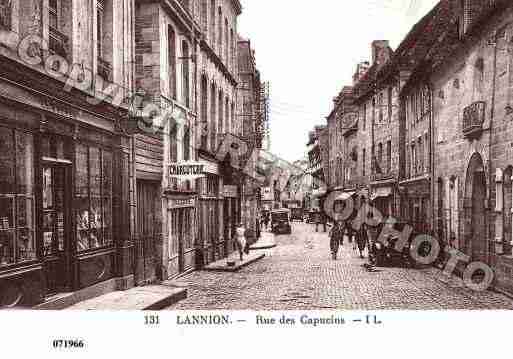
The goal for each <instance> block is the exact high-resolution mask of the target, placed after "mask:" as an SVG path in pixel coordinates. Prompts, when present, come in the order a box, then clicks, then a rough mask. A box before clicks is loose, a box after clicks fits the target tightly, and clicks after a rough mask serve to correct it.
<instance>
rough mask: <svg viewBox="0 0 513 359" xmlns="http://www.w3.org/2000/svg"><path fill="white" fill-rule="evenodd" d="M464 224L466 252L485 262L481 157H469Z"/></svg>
mask: <svg viewBox="0 0 513 359" xmlns="http://www.w3.org/2000/svg"><path fill="white" fill-rule="evenodd" d="M465 226H466V230H465V232H466V234H467V235H466V242H467V243H466V248H467V254H469V255H470V256H471V259H472V261H482V262H485V263H486V262H487V234H486V174H485V166H484V163H483V158H482V157H481V155H480V154H478V153H476V154H474V155H473V156H472V158H471V159H470V163H469V166H468V169H467V178H466V182H465Z"/></svg>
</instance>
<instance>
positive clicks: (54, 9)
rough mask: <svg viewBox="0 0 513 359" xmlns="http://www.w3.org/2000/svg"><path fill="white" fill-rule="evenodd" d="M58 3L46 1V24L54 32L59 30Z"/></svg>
mask: <svg viewBox="0 0 513 359" xmlns="http://www.w3.org/2000/svg"><path fill="white" fill-rule="evenodd" d="M59 1H60V0H48V23H49V24H50V27H51V28H53V29H55V30H58V29H59Z"/></svg>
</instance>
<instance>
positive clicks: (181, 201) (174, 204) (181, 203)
mask: <svg viewBox="0 0 513 359" xmlns="http://www.w3.org/2000/svg"><path fill="white" fill-rule="evenodd" d="M195 205H196V201H195V199H194V197H173V198H169V199H168V208H169V209H175V208H189V207H194V206H195Z"/></svg>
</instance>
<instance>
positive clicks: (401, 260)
mask: <svg viewBox="0 0 513 359" xmlns="http://www.w3.org/2000/svg"><path fill="white" fill-rule="evenodd" d="M407 225H410V224H409V223H408V222H404V221H398V222H396V223H394V225H393V226H394V230H396V231H398V232H402V231H403V230H404V229H405V227H406V226H407ZM384 226H385V224H380V225H379V226H377V227H370V230H369V232H370V233H371V238H370V239H369V242H370V244H369V247H370V250H369V258H370V260H371V263H372V264H373V265H375V266H377V267H385V266H404V267H408V268H414V267H416V266H417V265H418V263H417V261H416V260H415V259H414V258H413V257H412V254H411V247H412V242H413V240H414V239H415V237H417V235H419V234H423V233H418V232H417V231H415V230H414V229H413V228H414V227H413V226H412V231H411V234H410V235H409V237H408V242H407V243H405V245H404V246H403V248H402V250H400V251H398V250H397V249H396V244H397V241H398V240H399V236H397V235H390V236H386V237H385V236H384V237H383V239H384V240H382V241H381V240H379V234H380V233H381V232H382V231H383V227H384ZM417 251H418V255H419V256H420V257H427V256H429V254H430V252H431V246H430V245H429V243H427V242H423V243H421V245H420V247H419V248H417Z"/></svg>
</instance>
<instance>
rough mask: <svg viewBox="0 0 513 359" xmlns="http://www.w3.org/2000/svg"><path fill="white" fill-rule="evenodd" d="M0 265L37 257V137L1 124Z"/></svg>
mask: <svg viewBox="0 0 513 359" xmlns="http://www.w3.org/2000/svg"><path fill="white" fill-rule="evenodd" d="M0 138H1V139H2V141H0V267H4V266H8V265H13V264H18V263H22V262H26V261H30V260H34V259H36V245H35V233H34V230H35V217H34V157H33V156H34V140H33V137H32V135H31V134H28V133H25V132H21V131H16V130H11V129H9V128H6V127H0Z"/></svg>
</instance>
